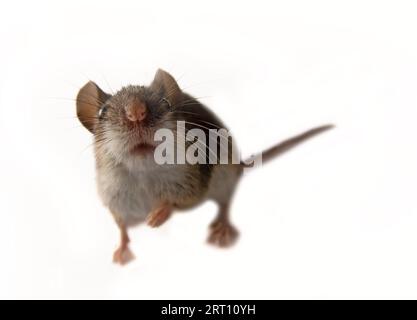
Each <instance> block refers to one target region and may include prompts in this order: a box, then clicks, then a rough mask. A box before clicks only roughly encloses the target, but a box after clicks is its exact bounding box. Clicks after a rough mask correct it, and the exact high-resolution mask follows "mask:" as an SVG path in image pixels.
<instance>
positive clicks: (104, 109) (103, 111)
mask: <svg viewBox="0 0 417 320" xmlns="http://www.w3.org/2000/svg"><path fill="white" fill-rule="evenodd" d="M108 108H109V106H108V105H106V104H105V105H103V106H102V107H101V108H100V110H99V111H98V118H99V119H100V120H102V119H103V118H104V116H105V115H106V112H107V109H108Z"/></svg>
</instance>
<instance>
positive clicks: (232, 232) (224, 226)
mask: <svg viewBox="0 0 417 320" xmlns="http://www.w3.org/2000/svg"><path fill="white" fill-rule="evenodd" d="M229 206H230V203H228V204H219V212H218V214H217V217H216V218H215V219H214V221H213V222H212V223H211V224H210V226H209V236H208V239H207V242H208V243H210V244H212V245H215V246H218V247H221V248H227V247H230V246H232V245H233V244H235V242H236V240H237V238H238V237H239V232H238V231H237V229H236V228H235V227H234V226H233V225H232V223H231V222H230V217H229Z"/></svg>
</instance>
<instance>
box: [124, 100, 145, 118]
mask: <svg viewBox="0 0 417 320" xmlns="http://www.w3.org/2000/svg"><path fill="white" fill-rule="evenodd" d="M126 117H127V118H128V119H129V120H130V121H132V122H140V121H143V120H145V118H146V106H145V104H144V103H143V102H140V101H136V102H134V103H131V104H129V105H128V106H127V108H126Z"/></svg>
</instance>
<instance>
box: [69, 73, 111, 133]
mask: <svg viewBox="0 0 417 320" xmlns="http://www.w3.org/2000/svg"><path fill="white" fill-rule="evenodd" d="M109 98H110V95H109V94H107V93H105V92H104V91H103V90H101V89H100V88H99V86H98V85H96V84H95V83H94V82H92V81H89V82H87V84H86V85H84V87H82V88H81V89H80V91H79V92H78V95H77V117H78V119H79V120H80V122H81V123H82V125H83V126H84V127H86V128H87V130H88V131H90V132H91V133H94V127H95V125H96V123H97V121H98V112H99V110H100V107H101V106H102V104H103V103H105V102H106V101H107V99H109Z"/></svg>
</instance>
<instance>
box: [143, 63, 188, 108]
mask: <svg viewBox="0 0 417 320" xmlns="http://www.w3.org/2000/svg"><path fill="white" fill-rule="evenodd" d="M150 89H151V90H153V91H155V92H158V93H160V94H162V95H163V96H164V97H165V98H166V99H168V100H169V102H170V103H171V104H172V105H176V104H178V103H179V102H180V101H181V99H182V92H181V89H180V87H179V86H178V83H177V81H175V79H174V77H173V76H171V75H170V74H169V73H168V72H166V71H164V70H162V69H158V71H157V72H156V74H155V78H154V79H153V82H152V83H151V85H150Z"/></svg>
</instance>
